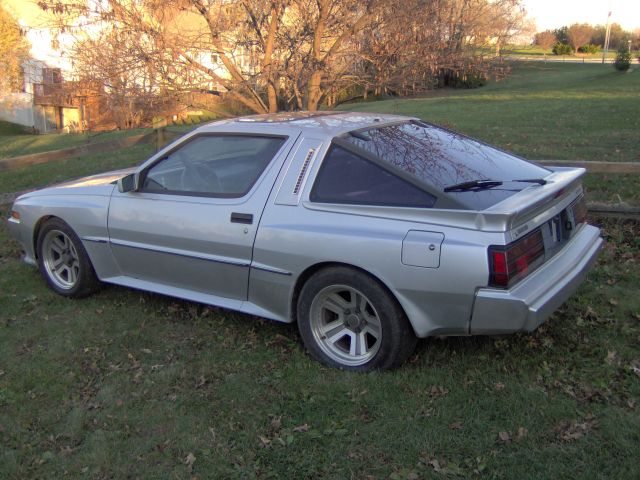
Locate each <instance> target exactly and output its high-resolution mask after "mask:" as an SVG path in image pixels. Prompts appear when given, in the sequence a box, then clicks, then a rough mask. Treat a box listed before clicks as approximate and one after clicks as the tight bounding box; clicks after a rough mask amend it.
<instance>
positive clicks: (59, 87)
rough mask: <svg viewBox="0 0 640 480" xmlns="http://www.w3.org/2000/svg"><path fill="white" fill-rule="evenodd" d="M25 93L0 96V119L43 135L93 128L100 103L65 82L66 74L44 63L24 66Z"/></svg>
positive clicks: (29, 61) (88, 94)
mask: <svg viewBox="0 0 640 480" xmlns="http://www.w3.org/2000/svg"><path fill="white" fill-rule="evenodd" d="M22 68H23V71H24V84H23V88H22V91H21V92H13V93H10V94H8V95H5V96H3V97H0V119H2V120H6V121H9V122H13V123H17V124H20V125H24V126H26V127H30V128H32V129H33V130H34V131H36V132H39V133H49V132H77V131H84V130H86V129H88V128H89V127H90V124H91V113H95V110H96V109H97V102H95V101H92V100H93V99H92V95H91V92H90V91H89V90H88V89H86V88H81V87H80V86H79V85H77V83H76V82H65V81H64V79H63V76H62V71H61V69H60V68H57V67H50V66H48V65H47V64H46V63H45V62H43V61H41V60H33V59H30V60H27V61H26V62H25V63H24V64H23V65H22Z"/></svg>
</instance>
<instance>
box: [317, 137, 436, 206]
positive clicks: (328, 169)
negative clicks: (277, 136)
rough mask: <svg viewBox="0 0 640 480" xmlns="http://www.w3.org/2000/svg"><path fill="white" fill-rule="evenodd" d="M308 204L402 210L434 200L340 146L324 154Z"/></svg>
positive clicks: (429, 195)
mask: <svg viewBox="0 0 640 480" xmlns="http://www.w3.org/2000/svg"><path fill="white" fill-rule="evenodd" d="M310 198H311V201H313V202H320V203H348V204H359V205H384V206H403V207H432V206H433V205H434V203H435V201H436V198H435V197H434V196H433V195H431V194H429V193H427V192H425V191H424V190H422V189H420V188H418V187H416V186H415V185H412V184H411V183H409V182H407V181H405V180H403V179H401V178H400V177H398V176H396V175H394V174H393V173H391V172H389V171H388V170H386V169H384V168H382V167H381V166H379V165H376V164H375V163H373V162H371V161H369V160H367V159H365V158H362V157H360V156H358V155H356V154H355V153H352V152H350V151H349V150H346V149H344V148H342V147H340V146H337V145H333V146H332V147H331V149H330V150H329V152H328V153H327V155H326V157H325V159H324V161H323V162H322V166H321V167H320V171H319V172H318V176H317V178H316V181H315V184H314V186H313V189H312V191H311V197H310Z"/></svg>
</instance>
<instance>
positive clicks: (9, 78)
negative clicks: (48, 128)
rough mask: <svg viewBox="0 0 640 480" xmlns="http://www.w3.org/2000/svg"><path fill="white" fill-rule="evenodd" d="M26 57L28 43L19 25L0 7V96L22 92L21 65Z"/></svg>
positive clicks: (27, 55)
mask: <svg viewBox="0 0 640 480" xmlns="http://www.w3.org/2000/svg"><path fill="white" fill-rule="evenodd" d="M28 57H29V43H28V42H27V40H26V39H25V38H24V35H23V33H22V31H21V29H20V25H18V22H16V20H15V19H14V18H13V17H12V16H11V14H9V12H7V11H6V10H5V9H4V8H3V7H2V5H0V72H2V74H1V75H0V94H4V93H10V92H17V91H21V90H22V88H23V85H24V80H23V78H22V63H23V62H24V61H25V60H26V59H27V58H28Z"/></svg>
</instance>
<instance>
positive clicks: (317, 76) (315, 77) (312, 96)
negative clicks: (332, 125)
mask: <svg viewBox="0 0 640 480" xmlns="http://www.w3.org/2000/svg"><path fill="white" fill-rule="evenodd" d="M321 85H322V72H321V71H320V70H316V71H314V72H313V74H312V75H311V79H310V80H309V89H308V92H309V93H308V96H307V110H309V111H310V112H315V111H316V110H318V105H319V104H320V99H321V98H322V88H321Z"/></svg>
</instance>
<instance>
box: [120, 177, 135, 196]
mask: <svg viewBox="0 0 640 480" xmlns="http://www.w3.org/2000/svg"><path fill="white" fill-rule="evenodd" d="M138 178H139V177H138V174H137V173H130V174H129V175H126V176H124V177H122V178H121V179H119V180H118V191H119V192H120V193H126V192H135V191H136V190H138Z"/></svg>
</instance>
